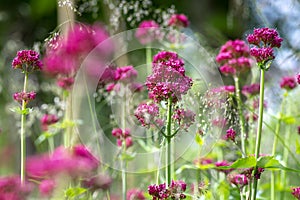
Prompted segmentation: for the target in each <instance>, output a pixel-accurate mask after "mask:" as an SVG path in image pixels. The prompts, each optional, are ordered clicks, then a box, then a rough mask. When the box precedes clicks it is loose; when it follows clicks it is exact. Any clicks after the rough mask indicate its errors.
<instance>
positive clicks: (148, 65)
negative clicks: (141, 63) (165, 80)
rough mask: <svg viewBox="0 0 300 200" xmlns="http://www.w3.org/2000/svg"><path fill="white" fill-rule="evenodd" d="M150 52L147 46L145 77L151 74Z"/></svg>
mask: <svg viewBox="0 0 300 200" xmlns="http://www.w3.org/2000/svg"><path fill="white" fill-rule="evenodd" d="M151 63H152V52H151V48H150V47H149V46H147V47H146V64H147V70H146V72H147V76H148V75H149V74H151V71H152V70H151Z"/></svg>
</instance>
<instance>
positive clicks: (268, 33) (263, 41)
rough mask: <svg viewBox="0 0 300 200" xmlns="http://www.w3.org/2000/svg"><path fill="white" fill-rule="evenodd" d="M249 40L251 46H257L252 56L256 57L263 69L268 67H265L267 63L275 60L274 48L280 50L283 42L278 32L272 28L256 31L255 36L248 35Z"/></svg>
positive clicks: (252, 51)
mask: <svg viewBox="0 0 300 200" xmlns="http://www.w3.org/2000/svg"><path fill="white" fill-rule="evenodd" d="M247 40H248V42H249V44H253V45H255V47H253V48H251V50H250V54H251V56H253V57H255V59H256V61H257V63H258V64H259V66H260V67H263V69H264V68H265V67H266V66H263V65H264V64H265V63H267V62H268V61H270V60H273V59H275V56H274V53H273V48H275V47H277V48H279V47H280V46H281V42H282V41H283V40H282V38H280V37H279V35H278V32H277V31H276V30H275V29H270V28H257V29H254V31H253V34H250V35H248V37H247ZM266 69H267V68H266Z"/></svg>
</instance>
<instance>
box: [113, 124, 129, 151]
mask: <svg viewBox="0 0 300 200" xmlns="http://www.w3.org/2000/svg"><path fill="white" fill-rule="evenodd" d="M111 133H112V135H113V136H114V137H115V138H117V145H118V146H119V147H122V146H123V144H124V145H125V147H126V148H129V147H131V146H132V145H133V141H132V137H131V134H130V130H129V129H128V128H126V129H125V130H124V131H123V130H122V129H120V128H114V129H113V130H112V132H111Z"/></svg>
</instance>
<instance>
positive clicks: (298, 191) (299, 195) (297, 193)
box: [292, 187, 300, 200]
mask: <svg viewBox="0 0 300 200" xmlns="http://www.w3.org/2000/svg"><path fill="white" fill-rule="evenodd" d="M292 195H293V196H294V197H295V198H296V199H298V200H300V187H294V188H292Z"/></svg>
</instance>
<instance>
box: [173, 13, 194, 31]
mask: <svg viewBox="0 0 300 200" xmlns="http://www.w3.org/2000/svg"><path fill="white" fill-rule="evenodd" d="M189 23H190V22H189V20H188V18H187V16H185V15H184V14H173V15H172V16H171V18H170V19H169V22H168V25H169V26H175V27H178V28H186V27H188V25H189Z"/></svg>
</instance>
